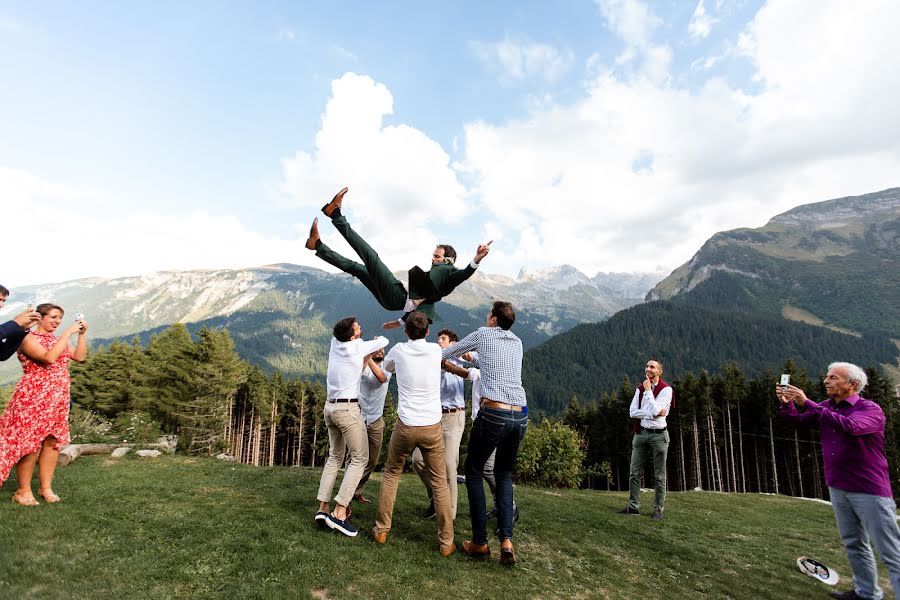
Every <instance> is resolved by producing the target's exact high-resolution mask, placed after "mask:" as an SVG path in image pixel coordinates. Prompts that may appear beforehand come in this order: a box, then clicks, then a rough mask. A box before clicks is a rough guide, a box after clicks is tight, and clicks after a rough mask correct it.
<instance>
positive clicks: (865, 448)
mask: <svg viewBox="0 0 900 600" xmlns="http://www.w3.org/2000/svg"><path fill="white" fill-rule="evenodd" d="M866 383H868V378H867V377H866V373H865V372H864V371H863V370H862V369H860V368H859V367H857V366H856V365H853V364H850V363H845V362H836V363H831V364H830V365H829V366H828V374H827V375H826V376H825V391H826V392H827V394H828V397H829V399H828V400H824V401H822V402H818V403H816V402H813V401H812V400H810V399H808V398H807V397H806V394H805V393H804V392H803V390H801V389H800V388H798V387H794V386H792V385H787V386H780V385H779V386H776V393H777V394H778V397H779V399H780V400H781V403H782V404H781V415H782V417H783V418H784V420H785V421H787V422H788V423H790V424H792V425H796V426H804V425H805V426H818V427H819V430H820V434H821V441H822V457H823V459H824V463H825V483H826V484H827V485H828V491H829V494H830V495H831V505H832V508H833V509H834V517H835V520H836V521H837V527H838V531H839V532H840V534H841V539H842V541H843V542H844V548H845V549H846V551H847V558H848V559H849V561H850V568H851V569H852V570H853V584H854V587H855V589H853V590H849V591H846V592H833V593H832V594H831V595H832V596H833V597H835V598H843V599H845V600H851V599H853V598H873V599H874V600H880V599H881V598H882V596H883V593H882V591H881V587H879V585H878V572H877V569H876V566H875V556H874V555H873V553H872V547H871V546H870V545H869V539H870V538H871V539H872V541H874V542H875V547H876V548H877V549H878V553H879V554H880V555H881V560H883V561H884V564H885V565H886V566H887V568H888V574H889V575H890V580H891V586H893V588H894V593H895V594H898V593H900V529H898V527H897V506H896V504H895V503H894V497H893V493H892V491H891V480H890V475H889V473H888V462H887V456H886V455H885V453H884V422H885V419H884V412H883V411H882V410H881V407H880V406H878V404H876V403H875V402H872V401H871V400H866V399H864V398H861V397H860V395H859V394H860V392H862V390H863V388H865V387H866ZM798 408H799V409H800V410H799V411H798Z"/></svg>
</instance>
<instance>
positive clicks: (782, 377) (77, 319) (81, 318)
mask: <svg viewBox="0 0 900 600" xmlns="http://www.w3.org/2000/svg"><path fill="white" fill-rule="evenodd" d="M75 320H76V321H84V315H83V314H82V313H78V314H77V315H75ZM781 380H782V381H784V375H782V376H781Z"/></svg>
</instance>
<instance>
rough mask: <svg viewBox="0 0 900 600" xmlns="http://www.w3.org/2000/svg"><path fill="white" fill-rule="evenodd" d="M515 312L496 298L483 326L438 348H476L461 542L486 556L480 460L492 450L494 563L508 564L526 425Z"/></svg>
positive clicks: (454, 351)
mask: <svg viewBox="0 0 900 600" xmlns="http://www.w3.org/2000/svg"><path fill="white" fill-rule="evenodd" d="M515 320H516V312H515V310H513V306H512V304H510V303H509V302H502V301H497V302H494V305H493V306H492V307H491V310H490V311H488V314H487V326H486V327H481V328H479V329H478V330H477V331H474V332H472V333H470V334H469V335H467V336H466V337H464V338H463V339H462V340H460V341H459V342H458V343H456V344H454V345H452V346H450V347H449V348H446V349H445V350H444V351H443V358H444V359H449V358H452V357H456V356H461V355H462V354H465V353H466V352H470V351H472V350H474V351H477V352H478V359H477V366H478V368H479V369H480V371H481V410H479V412H478V417H477V418H476V419H475V423H474V425H473V426H472V433H471V435H470V436H469V450H468V455H467V456H466V491H467V493H468V496H469V512H470V516H471V519H472V539H471V540H466V541H465V542H464V543H463V552H465V553H466V554H468V555H469V556H477V557H486V556H488V555H490V553H491V549H490V546H489V545H488V540H487V510H486V507H485V499H484V483H483V481H484V464H485V462H487V460H488V457H490V455H491V453H492V452H494V450H496V451H497V456H496V460H495V463H494V476H495V478H496V481H497V525H498V531H499V535H498V537H499V538H500V563H501V564H503V565H513V564H515V562H516V555H515V552H514V551H513V545H512V529H513V489H512V473H513V468H514V467H515V464H516V455H517V454H518V452H519V444H520V443H521V441H522V438H523V437H525V431H526V429H527V428H528V407H527V401H526V399H525V390H524V388H522V340H520V339H519V338H518V337H517V336H516V335H515V334H514V333H512V332H511V331H510V328H511V327H512V325H513V323H515Z"/></svg>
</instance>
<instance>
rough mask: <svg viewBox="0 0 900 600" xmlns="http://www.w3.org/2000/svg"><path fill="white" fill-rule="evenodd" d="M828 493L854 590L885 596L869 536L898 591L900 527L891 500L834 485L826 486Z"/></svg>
mask: <svg viewBox="0 0 900 600" xmlns="http://www.w3.org/2000/svg"><path fill="white" fill-rule="evenodd" d="M828 492H829V494H830V495H831V508H832V509H833V510H834V519H835V521H837V528H838V532H839V533H840V534H841V541H843V542H844V549H845V550H846V551H847V558H848V559H849V561H850V568H851V569H852V570H853V585H854V586H855V587H856V593H857V594H858V595H860V596H862V597H863V598H874V599H875V600H881V598H882V596H883V595H884V593H883V592H882V591H881V587H879V585H878V571H877V569H876V567H875V555H874V554H873V553H872V546H871V545H870V544H869V540H870V539H871V540H872V541H873V542H875V547H876V548H877V549H878V554H880V555H881V560H882V561H884V564H885V565H886V566H887V569H888V576H889V577H890V580H891V586H893V588H894V594H895V595H897V594H900V530H898V528H897V505H896V504H895V503H894V499H893V498H888V497H886V496H873V495H872V494H861V493H858V492H845V491H844V490H839V489H837V488H833V487H829V488H828Z"/></svg>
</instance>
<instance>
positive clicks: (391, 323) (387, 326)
mask: <svg viewBox="0 0 900 600" xmlns="http://www.w3.org/2000/svg"><path fill="white" fill-rule="evenodd" d="M398 327H400V321H397V320H396V319H395V320H393V321H388V322H387V323H385V324H383V325H382V326H381V328H382V329H397V328H398Z"/></svg>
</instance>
